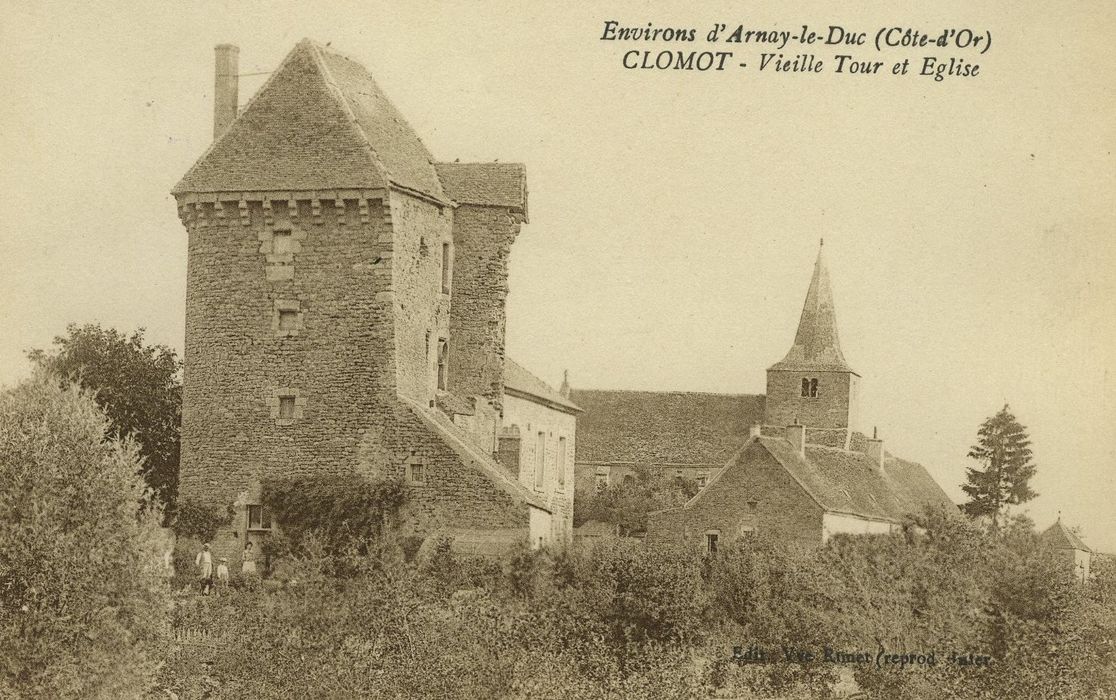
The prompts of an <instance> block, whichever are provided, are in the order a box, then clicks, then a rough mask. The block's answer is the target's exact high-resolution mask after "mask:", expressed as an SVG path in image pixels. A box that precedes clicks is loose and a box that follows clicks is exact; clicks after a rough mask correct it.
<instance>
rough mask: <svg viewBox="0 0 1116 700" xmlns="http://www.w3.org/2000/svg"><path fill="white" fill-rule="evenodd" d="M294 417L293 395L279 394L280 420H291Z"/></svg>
mask: <svg viewBox="0 0 1116 700" xmlns="http://www.w3.org/2000/svg"><path fill="white" fill-rule="evenodd" d="M294 417H295V397H293V396H280V397H279V418H280V419H282V420H293V419H294Z"/></svg>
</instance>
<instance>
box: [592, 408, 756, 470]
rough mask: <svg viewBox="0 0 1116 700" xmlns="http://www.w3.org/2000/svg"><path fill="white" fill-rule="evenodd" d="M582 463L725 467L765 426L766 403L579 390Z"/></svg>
mask: <svg viewBox="0 0 1116 700" xmlns="http://www.w3.org/2000/svg"><path fill="white" fill-rule="evenodd" d="M570 398H572V399H573V400H574V401H575V402H576V403H577V405H579V406H581V407H582V408H583V409H584V410H585V412H584V413H582V414H581V415H580V416H578V419H577V461H578V462H582V463H584V462H605V463H610V462H624V463H637V464H648V465H654V464H661V465H665V464H701V465H712V466H717V467H720V466H723V465H724V464H725V463H726V462H727V461H728V460H729V459H730V458H731V457H732V455H733V453H735V452H736V450H738V449H739V448H740V447H741V446H742V445H743V444H744V443H745V442H746V441H747V439H748V426H750V425H753V424H759V423H762V422H763V407H764V397H763V396H762V395H760V396H753V395H747V394H707V393H698V392H674V391H671V392H667V391H597V390H576V389H575V390H574V391H573V392H572V393H571V394H570Z"/></svg>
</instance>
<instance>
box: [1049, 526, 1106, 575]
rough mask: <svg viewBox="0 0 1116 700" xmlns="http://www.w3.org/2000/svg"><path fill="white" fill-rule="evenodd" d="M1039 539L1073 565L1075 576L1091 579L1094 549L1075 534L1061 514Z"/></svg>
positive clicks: (1069, 564)
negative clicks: (1064, 521)
mask: <svg viewBox="0 0 1116 700" xmlns="http://www.w3.org/2000/svg"><path fill="white" fill-rule="evenodd" d="M1039 539H1040V540H1042V542H1043V543H1044V544H1046V545H1048V546H1049V547H1051V548H1053V549H1054V550H1055V551H1056V552H1058V555H1059V556H1060V557H1062V558H1063V559H1064V560H1065V562H1066V564H1067V566H1069V567H1071V570H1072V571H1073V577H1074V578H1075V579H1076V580H1078V581H1080V582H1081V583H1085V582H1086V581H1088V580H1089V572H1090V569H1091V567H1092V563H1093V550H1091V549H1089V546H1088V545H1087V544H1085V543H1084V542H1082V541H1081V538H1080V537H1078V536H1077V535H1076V534H1074V532H1073V530H1071V529H1069V528H1068V527H1066V526H1065V525H1063V524H1062V516H1061V515H1059V516H1058V519H1057V520H1055V521H1054V524H1053V525H1051V526H1050V527H1048V528H1046V529H1045V530H1043V532H1042V534H1041V535H1039Z"/></svg>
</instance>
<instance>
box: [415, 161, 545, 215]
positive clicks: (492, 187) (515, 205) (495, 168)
mask: <svg viewBox="0 0 1116 700" xmlns="http://www.w3.org/2000/svg"><path fill="white" fill-rule="evenodd" d="M434 168H435V169H436V170H437V172H438V177H439V178H440V179H441V181H442V188H443V189H444V190H445V193H446V194H447V195H448V196H449V198H450V199H452V200H453V201H455V202H457V203H459V204H479V205H481V206H489V207H507V208H508V209H511V210H512V211H514V212H518V213H520V214H523V216H524V218H526V216H527V169H526V168H525V167H524V166H523V164H522V163H435V164H434Z"/></svg>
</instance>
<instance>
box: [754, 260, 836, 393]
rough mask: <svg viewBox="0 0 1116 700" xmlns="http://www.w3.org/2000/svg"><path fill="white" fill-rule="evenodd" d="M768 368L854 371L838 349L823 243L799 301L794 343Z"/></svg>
mask: <svg viewBox="0 0 1116 700" xmlns="http://www.w3.org/2000/svg"><path fill="white" fill-rule="evenodd" d="M769 369H772V370H786V371H792V372H796V371H829V372H852V373H853V374H856V372H855V371H854V370H853V368H852V367H849V363H848V362H846V361H845V356H844V355H843V354H842V353H841V341H840V339H839V338H838V337H837V312H836V310H835V309H834V307H833V290H832V289H831V288H830V286H829V270H828V269H827V268H826V266H825V258H824V257H823V256H822V247H821V246H819V247H818V259H817V262H815V263H814V276H813V278H812V279H811V280H810V289H809V290H807V292H806V303H804V304H803V305H802V317H801V318H800V319H799V321H798V333H796V334H795V336H794V345H793V346H792V347H791V349H790V351H789V352H788V353H787V355H786V357H784V358H783V359H782V360H781V361H780V362H777V363H775V364H774V365H772V366H771V367H770V368H769Z"/></svg>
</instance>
